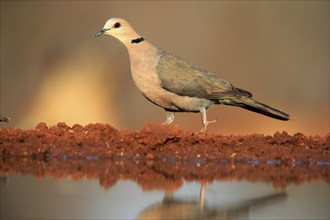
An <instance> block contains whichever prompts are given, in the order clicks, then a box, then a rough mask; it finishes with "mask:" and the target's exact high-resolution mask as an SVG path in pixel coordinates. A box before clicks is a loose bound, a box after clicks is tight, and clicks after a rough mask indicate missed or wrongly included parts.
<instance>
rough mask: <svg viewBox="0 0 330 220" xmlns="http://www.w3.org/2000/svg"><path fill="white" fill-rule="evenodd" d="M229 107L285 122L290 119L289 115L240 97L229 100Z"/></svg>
mask: <svg viewBox="0 0 330 220" xmlns="http://www.w3.org/2000/svg"><path fill="white" fill-rule="evenodd" d="M228 104H229V105H234V106H239V107H241V108H245V109H247V110H250V111H253V112H257V113H260V114H263V115H266V116H269V117H272V118H276V119H279V120H283V121H287V120H289V119H290V115H289V114H287V113H285V112H283V111H281V110H279V109H276V108H273V107H270V106H268V105H266V104H263V103H261V102H258V101H256V100H254V99H252V98H250V97H244V96H243V97H241V98H236V99H232V100H230V102H229V103H228Z"/></svg>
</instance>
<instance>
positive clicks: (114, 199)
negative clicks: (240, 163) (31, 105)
mask: <svg viewBox="0 0 330 220" xmlns="http://www.w3.org/2000/svg"><path fill="white" fill-rule="evenodd" d="M41 167H42V163H41ZM220 168H221V166H220V167H219V169H220ZM41 170H42V169H40V171H41ZM2 173H3V172H2ZM150 181H151V182H152V181H153V180H152V179H151V180H150ZM329 186H330V185H329V183H327V182H326V181H322V180H316V181H310V182H303V183H300V184H299V185H297V184H294V183H289V184H288V185H287V186H286V187H283V188H282V189H275V188H274V187H273V185H271V184H270V183H265V182H261V181H254V182H249V181H246V180H231V181H229V180H227V181H226V180H224V181H222V180H221V181H219V180H215V181H203V180H200V179H199V180H194V179H190V180H189V181H187V180H184V179H183V180H182V181H181V182H180V184H177V183H171V182H170V181H169V182H168V185H167V186H166V187H164V186H162V187H159V189H157V187H155V186H153V187H151V188H150V187H146V186H143V185H141V184H140V183H139V182H135V181H134V178H133V179H129V178H127V177H125V178H123V179H119V180H118V181H116V182H115V183H113V184H112V185H111V186H109V187H104V184H103V185H102V182H101V180H100V179H97V178H91V177H88V178H87V176H84V177H82V176H79V177H77V176H75V174H74V173H73V174H72V175H66V176H64V177H63V176H61V177H55V176H54V175H53V176H49V175H43V177H41V176H40V175H35V174H34V175H31V174H29V172H25V174H22V172H21V174H19V173H15V172H7V174H4V173H3V174H2V176H1V188H0V192H1V193H0V201H1V203H0V204H1V206H0V208H1V219H69V218H74V219H145V218H151V219H169V218H174V219H187V218H189V219H266V218H267V219H329V217H330V216H329V207H330V204H329V195H330V189H329V188H330V187H329Z"/></svg>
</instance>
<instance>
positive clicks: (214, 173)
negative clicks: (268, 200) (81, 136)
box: [0, 157, 330, 191]
mask: <svg viewBox="0 0 330 220" xmlns="http://www.w3.org/2000/svg"><path fill="white" fill-rule="evenodd" d="M9 172H11V173H21V174H33V175H36V176H38V177H40V178H43V177H46V176H52V177H56V178H70V179H83V178H87V179H97V180H98V181H99V182H100V185H102V186H103V187H104V188H105V189H109V188H111V187H112V186H114V185H115V184H116V183H117V181H118V180H127V179H128V180H134V181H135V182H137V183H138V184H139V185H140V186H141V188H142V189H143V190H155V189H161V190H167V191H171V190H172V191H174V190H176V189H178V188H180V186H181V185H182V184H183V181H184V180H188V181H190V180H195V181H204V182H213V181H216V180H218V181H239V180H247V181H250V182H264V183H269V184H272V185H273V187H275V188H280V189H283V188H285V187H286V186H288V185H289V184H301V183H304V182H306V181H312V180H324V181H326V182H328V183H329V182H330V169H329V166H328V165H308V164H302V165H296V164H283V165H278V164H268V163H257V164H255V163H232V162H221V163H219V162H217V163H207V162H200V161H197V162H194V161H176V162H163V161H154V160H129V159H125V160H124V159H118V160H97V159H93V158H92V159H90V160H74V159H71V160H66V159H63V160H55V159H52V160H38V159H32V158H17V157H16V158H15V157H10V158H2V159H0V175H2V174H4V175H5V174H7V173H9Z"/></svg>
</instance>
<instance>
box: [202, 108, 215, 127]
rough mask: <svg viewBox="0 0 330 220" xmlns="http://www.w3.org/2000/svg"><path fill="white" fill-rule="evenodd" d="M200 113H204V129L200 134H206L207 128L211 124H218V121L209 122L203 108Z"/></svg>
mask: <svg viewBox="0 0 330 220" xmlns="http://www.w3.org/2000/svg"><path fill="white" fill-rule="evenodd" d="M200 112H201V113H202V123H203V125H204V127H203V128H202V129H201V130H200V131H199V132H201V133H204V132H206V131H207V126H208V125H209V124H211V123H214V122H216V121H217V120H216V119H215V120H213V121H207V118H206V109H205V108H202V109H201V110H200Z"/></svg>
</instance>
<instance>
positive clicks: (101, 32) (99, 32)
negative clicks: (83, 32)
mask: <svg viewBox="0 0 330 220" xmlns="http://www.w3.org/2000/svg"><path fill="white" fill-rule="evenodd" d="M108 30H110V28H109V29H106V28H103V29H101V30H100V31H98V32H96V34H95V37H99V36H101V35H102V34H104V33H105V32H107V31H108Z"/></svg>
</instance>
